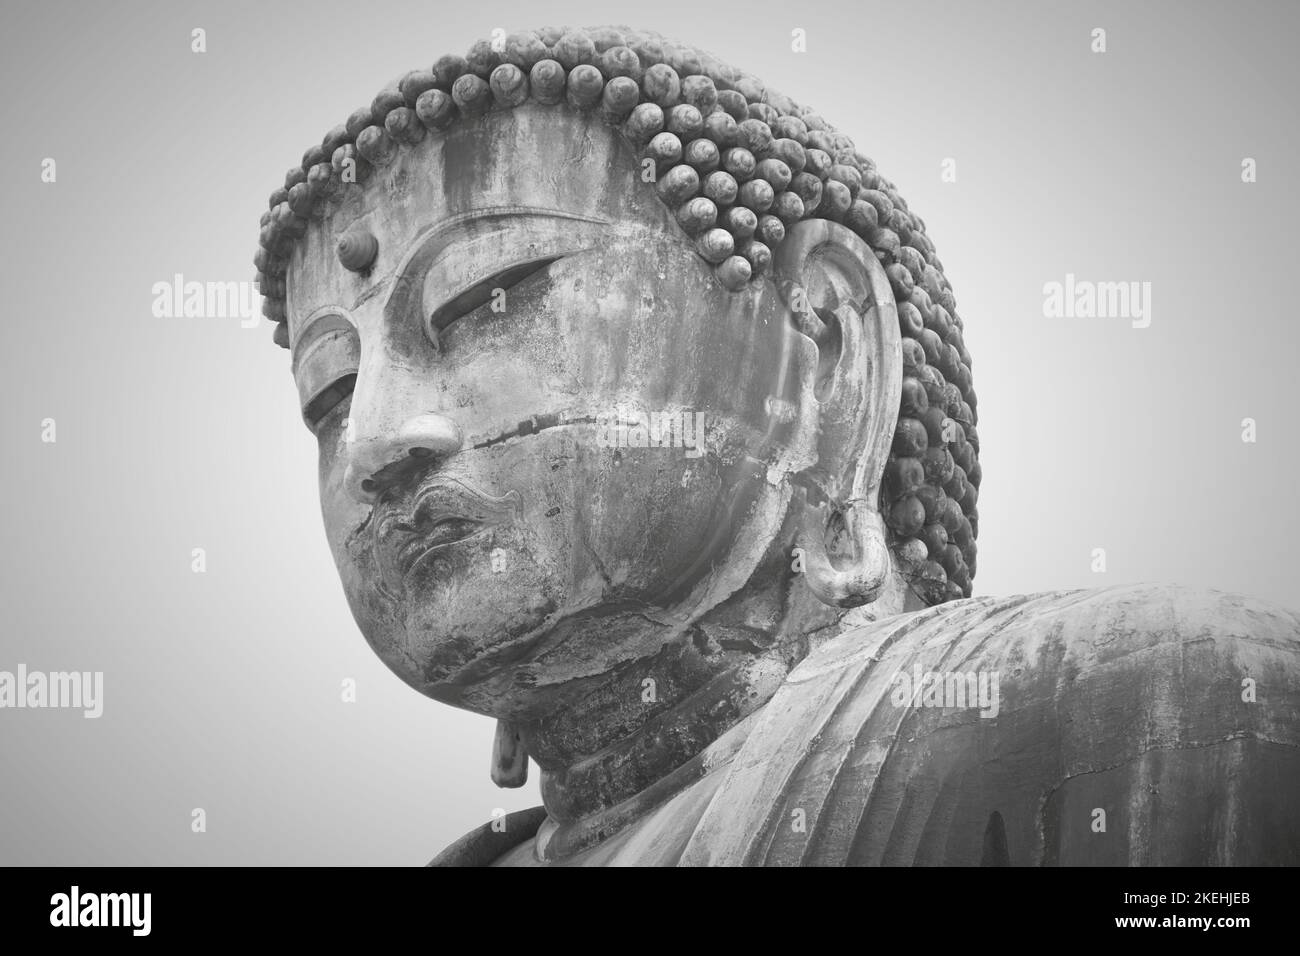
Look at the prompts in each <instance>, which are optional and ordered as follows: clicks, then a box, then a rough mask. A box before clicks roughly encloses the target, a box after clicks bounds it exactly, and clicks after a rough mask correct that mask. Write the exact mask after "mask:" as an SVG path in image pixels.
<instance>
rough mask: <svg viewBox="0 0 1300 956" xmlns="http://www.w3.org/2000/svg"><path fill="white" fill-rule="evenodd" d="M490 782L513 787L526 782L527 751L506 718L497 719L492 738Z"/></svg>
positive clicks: (517, 732) (520, 785)
mask: <svg viewBox="0 0 1300 956" xmlns="http://www.w3.org/2000/svg"><path fill="white" fill-rule="evenodd" d="M492 782H493V783H495V784H496V785H497V786H498V787H508V788H510V789H514V788H516V787H522V786H523V785H524V784H525V783H527V782H528V752H527V751H526V750H525V749H524V742H523V740H522V739H520V736H519V730H518V729H517V728H516V727H515V725H514V724H512V723H511V722H510V721H508V720H498V721H497V730H496V735H495V736H494V737H493V738H492Z"/></svg>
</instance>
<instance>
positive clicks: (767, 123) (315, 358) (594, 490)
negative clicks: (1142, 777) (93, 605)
mask: <svg viewBox="0 0 1300 956" xmlns="http://www.w3.org/2000/svg"><path fill="white" fill-rule="evenodd" d="M261 240H262V248H261V250H260V251H259V253H258V256H257V260H256V261H257V265H258V268H259V272H260V276H259V281H260V286H261V289H262V292H263V295H264V297H265V300H266V304H265V309H264V311H265V312H266V314H267V315H268V317H270V318H271V319H273V320H274V321H275V323H276V326H275V338H276V341H277V342H278V343H279V344H280V345H282V346H284V347H286V348H288V349H289V351H290V354H291V365H292V370H293V375H294V378H295V380H296V383H297V387H298V392H299V396H300V399H301V412H302V417H303V420H304V422H305V424H306V426H307V428H308V429H310V430H311V432H312V433H313V434H314V435H315V438H316V441H317V442H318V445H319V485H320V498H321V508H322V513H323V516H324V520H325V526H326V530H327V535H328V540H329V543H330V547H331V549H332V551H333V555H334V559H335V561H336V563H337V566H338V569H339V573H340V576H341V578H342V582H343V586H344V590H345V592H346V595H347V599H348V602H349V604H350V606H351V609H352V612H353V614H354V616H355V618H356V620H357V622H358V624H359V626H360V628H361V630H362V632H363V634H364V635H365V637H366V639H367V640H368V642H369V643H370V644H371V646H372V647H373V648H374V650H375V651H376V652H377V653H378V654H379V655H380V656H381V658H382V659H383V660H384V661H385V662H386V663H387V665H388V666H389V667H390V668H391V669H392V670H393V671H394V672H395V673H396V674H398V675H399V676H400V677H401V678H402V679H403V680H405V681H406V682H407V683H408V684H410V685H411V686H412V687H414V688H416V689H418V690H419V691H421V692H422V693H424V694H426V695H428V696H431V697H433V698H436V699H439V700H442V701H445V702H448V703H452V704H455V705H457V706H461V707H466V708H468V709H471V710H475V711H478V712H480V713H484V714H490V715H492V716H496V717H499V718H503V719H508V720H514V719H527V718H528V717H530V716H537V715H541V714H544V713H546V711H547V709H548V708H551V707H553V706H555V704H556V701H557V699H559V698H561V697H562V695H563V693H564V692H565V688H568V687H573V686H578V685H581V684H583V682H584V681H588V680H590V679H592V678H596V677H598V676H599V675H602V674H607V673H609V672H611V671H613V670H616V669H617V668H619V667H620V666H624V665H626V664H627V663H628V662H631V661H636V660H638V659H641V658H644V657H646V656H648V655H652V654H654V653H655V652H656V651H657V649H659V648H660V647H662V646H664V645H665V644H667V643H670V642H673V641H692V640H700V639H701V638H700V631H699V628H700V627H701V625H702V622H713V625H714V626H715V628H716V630H715V632H714V633H721V634H725V635H730V636H732V637H733V638H734V639H735V640H736V641H738V642H740V643H742V644H743V642H744V641H746V640H748V641H751V642H756V643H757V644H758V645H763V646H767V644H766V643H765V642H769V643H770V642H772V641H779V640H780V639H782V638H799V637H800V636H802V635H806V634H808V633H811V632H812V631H814V630H817V629H821V628H825V627H827V626H830V625H833V624H834V623H835V622H836V621H838V620H839V619H840V618H842V617H843V616H844V615H845V614H846V613H848V611H849V609H851V608H854V607H858V606H862V605H866V604H870V603H872V602H876V603H877V605H878V606H879V607H881V608H883V609H885V610H886V611H888V610H902V609H904V608H908V607H921V606H924V605H925V604H933V603H938V602H940V601H945V600H951V599H954V598H959V597H962V596H963V595H969V593H970V588H971V578H972V576H973V574H974V570H975V544H974V538H975V531H976V523H977V517H976V510H975V499H976V494H977V492H976V488H977V486H978V484H979V466H978V462H977V461H976V458H975V455H976V450H977V442H978V439H977V437H976V435H975V429H974V417H975V413H974V405H975V397H974V393H973V391H972V390H971V385H970V371H969V366H970V357H969V354H968V353H967V351H966V348H965V345H964V343H963V341H962V332H961V329H962V322H961V320H960V319H959V318H958V316H957V314H956V311H955V303H954V302H953V298H952V293H951V290H950V288H949V286H948V283H947V281H946V280H945V279H944V277H943V274H942V271H941V266H940V264H939V261H938V259H937V258H936V256H935V253H934V248H933V245H932V244H931V242H930V240H929V239H928V238H927V237H926V235H925V233H924V228H923V224H922V222H921V220H920V219H919V218H918V217H916V216H915V215H913V214H911V213H910V212H909V211H908V210H907V206H906V204H905V203H904V202H903V201H902V199H901V198H900V197H899V196H898V195H897V192H896V191H895V190H894V188H893V186H892V185H891V184H890V183H889V182H888V181H887V180H885V179H883V178H882V177H881V176H880V175H879V173H877V171H876V169H875V167H874V165H873V164H872V163H871V161H870V160H868V159H867V158H866V157H865V156H863V155H862V154H861V153H859V152H857V151H856V150H855V149H854V147H853V144H852V142H851V141H850V140H849V139H848V138H847V137H846V136H844V135H842V134H840V133H837V132H836V131H835V130H833V129H832V128H831V127H830V126H829V125H828V124H827V123H826V122H825V121H824V120H822V119H821V118H820V117H819V116H818V115H816V114H815V113H814V112H812V111H811V110H808V109H805V108H802V107H799V106H798V105H796V104H795V103H794V102H792V101H790V100H788V99H787V98H785V97H783V96H780V95H779V94H777V93H775V92H774V91H771V90H767V89H765V88H764V87H763V86H762V84H761V83H759V82H758V81H757V80H755V79H754V78H753V77H751V76H748V75H746V74H743V73H740V72H738V71H736V70H733V69H731V68H729V67H726V66H725V65H723V64H721V63H719V62H717V61H716V60H715V59H714V58H712V57H710V56H708V55H707V54H703V53H700V52H699V51H696V50H693V49H690V48H688V47H684V46H680V45H676V44H671V43H668V42H667V41H665V40H663V39H662V38H660V37H658V36H655V35H651V34H646V33H639V32H635V31H630V30H624V29H614V28H604V29H596V30H589V31H580V30H569V31H565V30H542V31H538V32H529V33H521V34H516V35H514V36H511V37H510V38H509V39H508V40H507V41H506V42H505V43H504V44H496V45H494V44H492V43H486V42H485V43H480V44H478V45H476V46H475V47H474V48H473V49H472V50H471V51H470V53H469V55H468V56H466V57H443V58H442V59H440V60H438V61H437V62H436V63H435V64H434V65H433V67H432V69H428V70H416V71H413V72H411V73H408V74H406V75H404V76H403V77H402V78H401V79H400V80H399V81H398V82H397V83H395V84H394V85H393V86H392V87H391V88H389V89H386V90H384V91H382V92H380V94H379V95H378V96H377V97H376V98H375V100H374V101H373V103H372V104H371V105H369V106H367V107H364V108H362V109H360V110H357V111H356V112H354V113H353V114H352V115H351V116H350V117H349V118H348V120H347V122H346V123H344V124H342V125H340V126H339V127H337V128H336V129H334V130H332V131H330V133H329V134H327V135H326V136H325V138H324V140H323V141H322V143H321V144H320V145H318V146H313V147H312V148H311V149H309V150H308V151H307V153H306V155H305V156H304V158H303V161H302V163H301V164H300V165H299V166H295V167H294V168H293V169H291V170H290V172H289V174H288V176H287V177H286V180H285V185H284V187H283V188H280V189H277V190H276V192H275V193H273V194H272V196H271V202H270V209H269V210H268V212H267V214H266V215H265V216H264V217H263V222H262V235H261Z"/></svg>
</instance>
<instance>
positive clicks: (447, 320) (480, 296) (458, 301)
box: [429, 256, 564, 336]
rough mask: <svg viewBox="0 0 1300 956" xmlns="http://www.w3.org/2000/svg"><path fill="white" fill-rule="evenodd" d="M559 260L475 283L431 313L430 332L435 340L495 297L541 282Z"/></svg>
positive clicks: (538, 262) (514, 268)
mask: <svg viewBox="0 0 1300 956" xmlns="http://www.w3.org/2000/svg"><path fill="white" fill-rule="evenodd" d="M562 258H564V257H563V256H548V257H546V258H543V259H533V260H530V261H528V262H521V263H516V264H515V265H512V266H510V267H509V268H507V269H502V270H501V271H500V272H495V273H493V274H492V275H490V276H488V277H487V278H486V279H483V280H481V281H479V282H476V283H474V284H473V285H472V286H470V287H469V288H468V289H466V290H465V291H464V292H461V293H460V294H459V295H457V296H456V297H455V298H453V299H451V300H450V301H448V302H447V303H446V304H444V305H442V306H439V307H438V308H437V309H435V310H434V312H433V315H431V316H430V317H429V329H430V332H431V333H432V334H433V335H435V336H436V335H437V334H438V333H439V332H441V331H443V330H444V329H446V328H447V327H448V326H450V325H451V324H452V323H453V322H455V321H456V320H457V319H459V318H461V317H462V316H465V315H468V314H469V313H471V312H473V311H474V310H475V309H477V308H479V307H480V306H482V305H484V304H486V303H488V302H491V301H492V300H493V299H495V298H497V297H498V296H502V295H507V294H508V293H509V292H510V291H511V290H516V291H517V290H518V287H519V286H522V285H523V284H524V283H526V282H528V281H529V280H530V279H535V278H540V277H541V276H542V275H543V274H544V273H545V272H546V270H547V269H548V268H549V267H550V265H551V264H552V263H554V262H558V261H559V260H560V259H562Z"/></svg>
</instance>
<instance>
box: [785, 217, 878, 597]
mask: <svg viewBox="0 0 1300 956" xmlns="http://www.w3.org/2000/svg"><path fill="white" fill-rule="evenodd" d="M772 264H773V277H774V278H775V280H776V282H777V287H778V288H779V289H780V291H781V294H782V295H783V296H784V298H785V301H786V305H787V306H788V307H789V310H790V321H791V322H792V323H793V325H794V327H795V329H796V330H797V331H798V332H800V333H801V334H803V335H805V336H807V337H808V338H809V339H810V340H811V341H812V342H813V343H814V344H815V345H816V347H817V372H816V381H815V382H814V383H812V387H811V394H812V398H811V400H812V401H813V402H814V403H815V405H816V413H817V414H816V420H817V425H818V434H817V463H816V464H815V465H814V466H813V467H811V468H810V469H808V470H806V471H805V472H802V473H800V475H798V476H797V477H796V483H797V484H799V485H800V486H801V487H803V488H804V489H806V493H807V495H808V500H807V505H806V508H805V514H804V518H803V524H802V526H801V530H800V533H799V542H798V544H799V547H800V548H802V549H803V552H804V570H805V580H806V581H807V582H808V586H809V587H810V588H812V590H813V593H814V594H816V595H817V597H818V598H819V599H820V600H821V601H823V602H824V603H826V604H829V605H832V606H835V607H857V606H858V605H861V604H866V603H868V602H870V601H873V600H875V598H876V596H877V594H878V592H879V590H880V588H881V585H882V584H883V583H884V581H885V578H886V576H887V574H888V573H889V569H890V559H889V549H888V546H887V544H886V540H885V525H884V521H883V519H882V517H881V515H880V508H879V503H880V482H881V478H882V476H883V474H884V470H885V464H886V462H887V461H888V458H889V448H890V444H891V443H892V441H893V434H894V426H895V423H896V422H897V419H898V404H899V397H900V394H901V391H902V381H903V357H902V344H901V340H900V336H899V331H898V312H897V309H896V307H895V304H894V296H893V292H892V291H891V290H890V287H889V278H888V276H886V274H885V270H884V268H883V267H882V266H881V265H880V262H879V261H877V259H876V257H875V254H874V253H873V252H872V251H871V249H870V247H869V246H868V245H867V244H866V243H865V242H863V241H862V239H861V238H859V237H858V236H857V235H856V234H854V233H853V232H852V231H851V230H849V229H847V228H845V227H844V226H841V225H839V224H838V223H834V222H830V221H828V220H825V219H805V220H803V221H802V222H798V223H796V224H795V225H794V226H793V227H792V228H791V229H790V230H789V231H788V232H787V234H786V237H785V240H784V241H783V242H782V243H781V244H780V245H779V246H777V249H776V252H775V255H774V256H773V262H772Z"/></svg>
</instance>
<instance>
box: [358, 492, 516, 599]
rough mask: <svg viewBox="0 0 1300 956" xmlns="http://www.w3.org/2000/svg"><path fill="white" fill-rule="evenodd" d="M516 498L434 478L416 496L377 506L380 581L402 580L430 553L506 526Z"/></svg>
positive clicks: (514, 511) (508, 494)
mask: <svg viewBox="0 0 1300 956" xmlns="http://www.w3.org/2000/svg"><path fill="white" fill-rule="evenodd" d="M520 507H521V500H520V497H519V493H518V492H516V491H510V492H508V493H506V494H505V495H502V496H500V497H497V496H494V495H490V494H488V493H486V492H484V491H482V490H480V489H478V488H475V487H474V486H473V485H470V484H469V483H467V482H466V481H464V480H462V479H460V478H452V477H448V476H442V475H435V476H433V477H431V478H430V479H428V480H426V481H425V482H423V483H421V484H420V485H419V486H418V488H417V489H416V491H415V492H414V494H412V495H410V496H409V497H404V498H400V499H398V500H396V501H393V502H389V503H387V504H384V505H380V509H381V511H380V514H379V516H378V520H377V521H376V522H375V524H374V529H375V531H374V548H375V554H376V558H377V559H378V561H379V564H380V566H381V568H383V570H384V576H385V577H386V578H389V579H390V580H394V581H400V580H404V579H405V578H406V576H407V575H408V574H410V573H411V571H413V570H414V569H415V567H416V565H417V564H419V563H420V562H421V561H423V560H424V559H425V558H426V557H428V556H429V555H430V554H434V553H436V552H438V551H440V550H443V549H444V548H448V547H451V546H452V545H455V544H459V543H461V542H462V541H465V540H467V539H469V538H474V537H478V536H479V535H481V534H483V533H484V532H485V531H488V530H490V529H491V528H494V527H498V526H501V525H504V524H508V523H510V522H511V521H513V520H514V519H515V518H516V517H517V516H518V514H519V511H520Z"/></svg>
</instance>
